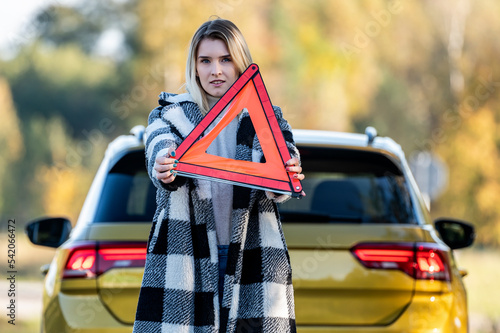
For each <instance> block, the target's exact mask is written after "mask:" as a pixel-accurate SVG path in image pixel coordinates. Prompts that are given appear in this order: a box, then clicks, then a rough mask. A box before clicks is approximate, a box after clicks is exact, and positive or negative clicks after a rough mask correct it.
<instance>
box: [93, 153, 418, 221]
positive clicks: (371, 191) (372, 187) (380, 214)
mask: <svg viewBox="0 0 500 333" xmlns="http://www.w3.org/2000/svg"><path fill="white" fill-rule="evenodd" d="M299 150H300V153H301V158H302V167H303V170H304V171H303V172H304V174H305V175H306V178H305V179H304V181H303V182H302V185H303V188H304V191H305V192H306V194H307V195H306V197H304V198H302V199H300V200H295V199H290V200H289V201H287V202H285V203H283V204H280V205H278V207H279V210H280V215H281V220H282V221H283V222H284V223H299V222H307V223H406V224H410V223H416V218H415V215H414V211H413V208H412V203H411V200H410V194H409V192H408V189H407V183H406V181H405V178H404V176H403V174H402V172H401V170H400V169H399V167H398V166H397V165H396V164H395V163H394V162H393V161H391V159H390V158H389V157H388V156H386V155H384V154H383V153H379V152H371V151H364V150H356V149H339V148H331V147H299ZM155 208H156V188H155V186H154V185H153V183H152V182H151V180H150V179H149V176H148V174H147V172H146V167H145V159H144V151H142V150H139V151H134V152H130V153H127V154H126V155H125V156H123V157H122V158H121V159H120V160H119V161H118V162H117V163H116V164H115V165H114V166H113V167H112V169H111V170H110V172H109V173H108V175H107V178H106V180H105V183H104V187H103V192H102V195H101V199H100V201H99V204H98V208H97V212H96V216H95V219H94V221H95V222H97V223H98V222H151V221H152V220H153V215H154V213H155Z"/></svg>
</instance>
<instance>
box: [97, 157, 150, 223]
mask: <svg viewBox="0 0 500 333" xmlns="http://www.w3.org/2000/svg"><path fill="white" fill-rule="evenodd" d="M155 197H156V188H155V186H154V185H153V183H152V182H151V179H149V176H148V174H147V172H146V166H145V159H144V151H142V150H141V151H135V152H131V153H128V154H127V155H125V156H124V157H122V158H121V159H120V160H119V161H118V162H117V163H116V164H115V165H114V166H113V168H112V169H111V170H110V172H109V173H108V175H107V177H106V180H105V182H104V187H103V191H102V195H101V198H100V200H99V204H98V207H97V211H96V216H95V219H94V221H95V222H151V221H152V220H153V215H154V213H155V208H156V199H155Z"/></svg>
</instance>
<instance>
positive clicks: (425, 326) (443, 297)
mask: <svg viewBox="0 0 500 333" xmlns="http://www.w3.org/2000/svg"><path fill="white" fill-rule="evenodd" d="M454 301H455V300H454V297H453V294H452V293H444V294H440V295H436V294H433V293H429V294H426V293H418V294H416V295H415V296H414V298H413V300H412V302H411V304H410V305H409V307H408V308H407V309H406V311H405V312H404V313H403V314H402V315H401V316H400V317H399V318H398V319H397V320H395V321H394V322H393V323H392V324H390V325H386V326H313V325H308V326H303V325H298V326H297V332H299V333H326V332H335V333H342V332H345V333H357V332H360V333H361V332H372V333H382V332H383V333H392V332H394V333H396V332H398V333H400V332H411V333H466V332H467V331H468V329H467V326H468V323H467V313H466V310H465V312H464V313H459V314H457V313H455V311H454V310H453V309H454V308H455V306H454ZM455 305H456V304H455Z"/></svg>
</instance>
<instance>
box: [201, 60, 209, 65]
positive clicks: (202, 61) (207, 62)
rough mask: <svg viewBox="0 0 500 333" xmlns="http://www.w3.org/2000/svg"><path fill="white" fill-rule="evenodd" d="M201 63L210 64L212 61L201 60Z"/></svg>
mask: <svg viewBox="0 0 500 333" xmlns="http://www.w3.org/2000/svg"><path fill="white" fill-rule="evenodd" d="M200 62H201V63H202V64H209V63H210V61H209V60H208V59H201V60H200Z"/></svg>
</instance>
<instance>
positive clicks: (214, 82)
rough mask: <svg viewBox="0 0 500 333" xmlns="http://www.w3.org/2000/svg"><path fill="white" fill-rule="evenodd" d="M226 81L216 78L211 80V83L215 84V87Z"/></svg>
mask: <svg viewBox="0 0 500 333" xmlns="http://www.w3.org/2000/svg"><path fill="white" fill-rule="evenodd" d="M224 82H225V81H222V80H214V81H210V84H211V85H213V86H215V87H220V86H221V85H223V84H224Z"/></svg>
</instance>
